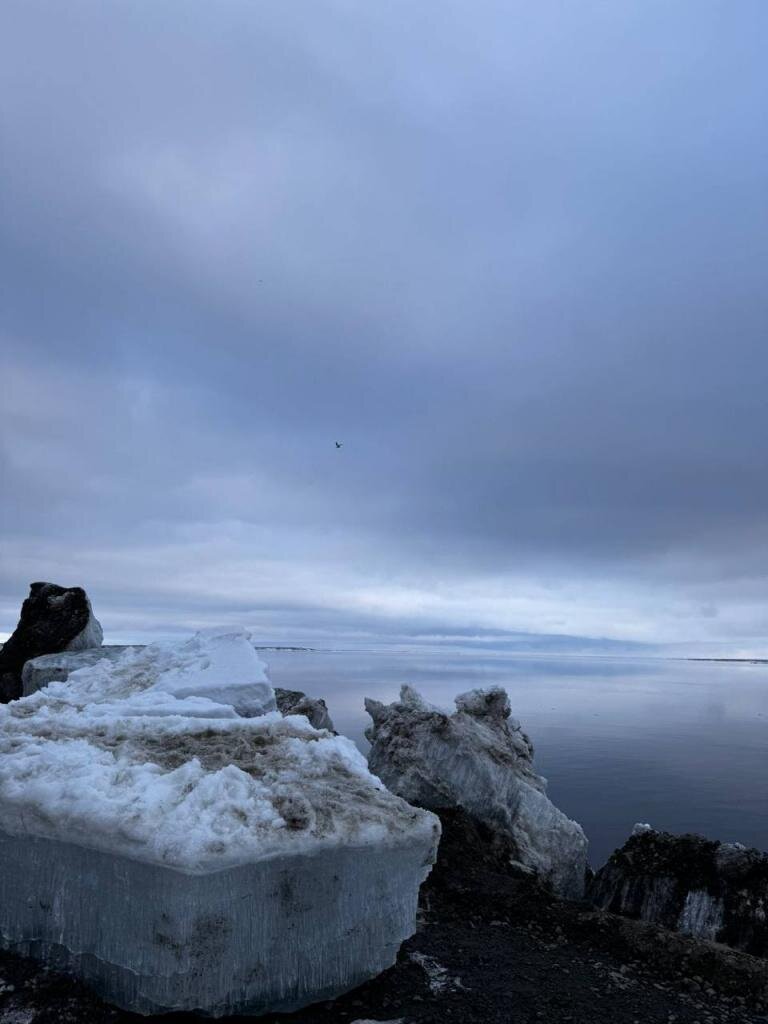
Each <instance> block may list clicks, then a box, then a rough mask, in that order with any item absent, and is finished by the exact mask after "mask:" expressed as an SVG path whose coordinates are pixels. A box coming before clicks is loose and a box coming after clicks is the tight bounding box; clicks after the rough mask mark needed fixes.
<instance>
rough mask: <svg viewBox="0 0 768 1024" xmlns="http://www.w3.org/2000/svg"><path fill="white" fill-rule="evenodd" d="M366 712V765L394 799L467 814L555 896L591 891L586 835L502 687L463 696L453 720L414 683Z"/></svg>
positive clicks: (373, 703) (368, 705)
mask: <svg viewBox="0 0 768 1024" xmlns="http://www.w3.org/2000/svg"><path fill="white" fill-rule="evenodd" d="M365 706H366V709H367V711H368V713H369V714H370V716H371V718H372V719H373V725H372V726H371V727H370V728H369V730H368V732H367V733H366V735H367V736H368V739H369V740H370V741H371V744H372V746H371V752H370V755H369V758H368V762H369V764H370V767H371V770H372V771H374V772H376V774H377V775H378V776H379V777H380V778H381V779H382V780H383V781H384V782H385V783H386V785H387V786H388V787H389V788H390V789H391V790H392V792H393V793H397V794H399V795H400V796H402V797H403V798H404V799H405V800H408V801H410V802H412V803H414V804H417V805H418V806H420V807H428V808H429V809H430V810H433V811H435V810H441V809H447V808H452V807H460V808H463V810H465V811H466V812H467V813H469V814H470V815H472V816H473V817H475V818H476V819H478V820H479V821H481V822H483V823H484V824H485V825H487V826H489V827H490V828H491V829H493V830H494V832H496V833H497V834H499V835H500V836H502V837H504V838H505V839H507V840H508V841H509V842H510V843H511V846H512V848H513V851H514V853H515V855H516V859H517V860H518V861H519V862H520V863H521V864H522V865H523V866H524V867H527V868H531V869H533V870H534V871H536V873H537V874H538V875H539V876H540V877H541V879H542V880H543V881H544V882H546V883H547V884H548V885H550V886H551V887H552V888H553V889H554V890H555V891H556V892H560V893H562V894H563V895H565V896H569V897H580V896H581V895H582V894H583V891H584V873H585V869H586V858H587V839H586V836H585V835H584V832H583V830H582V828H581V825H579V824H578V822H575V821H571V819H570V818H568V817H566V815H565V814H563V812H562V811H560V810H558V808H557V807H555V805H554V804H553V803H552V802H551V800H550V799H549V798H548V796H547V794H546V780H545V779H543V778H542V777H541V776H540V775H538V774H537V773H536V772H535V771H534V768H533V747H532V745H531V741H530V740H529V738H528V737H527V736H526V734H525V733H524V732H522V730H521V728H520V723H519V722H517V721H516V720H515V719H513V718H510V708H509V698H508V697H507V694H506V692H505V691H504V690H502V689H501V688H499V687H493V688H491V689H489V690H472V691H470V692H468V693H463V694H460V695H459V696H458V697H457V698H456V707H457V710H456V711H455V712H454V713H453V714H452V715H446V714H444V713H443V712H442V711H440V710H439V709H438V708H435V707H432V706H431V705H429V704H427V703H426V702H425V701H424V700H423V699H422V698H421V697H420V695H419V694H418V693H417V692H416V691H415V690H414V689H412V688H411V687H409V686H404V687H403V688H402V690H401V692H400V700H399V701H396V702H395V703H393V704H389V705H384V704H381V703H379V702H378V701H375V700H366V702H365Z"/></svg>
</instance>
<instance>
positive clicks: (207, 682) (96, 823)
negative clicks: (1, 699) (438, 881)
mask: <svg viewBox="0 0 768 1024" xmlns="http://www.w3.org/2000/svg"><path fill="white" fill-rule="evenodd" d="M274 707H275V702H274V694H273V692H272V689H271V686H270V684H269V681H268V679H267V676H266V673H265V669H264V665H263V664H262V663H261V662H260V661H259V659H258V657H257V655H256V652H255V651H254V649H253V646H252V645H251V643H250V639H249V637H248V635H247V634H245V633H235V634H227V635H214V636H200V635H198V636H196V637H194V638H192V639H191V640H189V641H186V642H185V643H183V644H180V645H169V644H158V645H153V646H152V647H147V648H144V649H138V650H137V649H126V650H125V651H124V652H122V653H121V654H120V656H119V657H117V658H116V660H114V661H110V660H108V659H101V660H99V661H97V662H96V663H95V664H93V665H90V666H86V667H84V668H80V669H78V670H77V671H75V672H73V673H72V674H71V675H70V676H69V678H68V679H67V681H66V682H50V683H49V684H48V685H47V686H46V687H45V688H44V689H42V690H39V691H38V692H35V693H33V694H32V695H30V696H28V697H25V698H22V699H21V700H18V701H15V702H12V703H11V704H8V705H5V706H3V707H1V708H0V858H2V860H1V861H0V862H2V863H3V865H4V871H3V873H2V875H0V942H2V945H3V946H5V947H6V948H12V949H15V950H17V951H19V952H21V953H22V954H29V955H34V956H36V957H39V958H42V959H44V960H46V961H48V962H49V963H51V964H54V965H55V966H57V967H63V968H65V969H67V970H69V971H71V972H73V973H76V974H78V975H80V976H82V977H84V978H86V980H89V981H90V982H91V983H92V984H94V986H95V987H96V988H97V989H98V990H99V991H100V992H101V993H102V994H103V995H104V996H105V997H106V998H107V999H109V1000H110V1001H113V1002H115V1003H117V1004H118V1005H121V1006H124V1007H126V1008H128V1009H132V1010H137V1011H139V1012H142V1013H158V1012H164V1011H170V1010H197V1011H200V1012H204V1013H208V1014H211V1015H215V1016H218V1015H222V1014H225V1013H235V1012H267V1011H269V1010H287V1009H290V1008H295V1007H298V1006H301V1005H304V1004H305V1003H308V1002H311V1001H314V1000H317V999H323V998H329V997H330V996H332V995H335V994H337V993H339V992H341V991H344V990H346V989H348V988H351V987H353V986H354V985H356V984H358V983H359V982H361V981H363V980H364V979H365V978H368V977H371V976H373V975H375V974H377V973H379V972H380V971H381V970H382V969H383V968H385V967H386V966H388V965H389V964H391V963H392V962H393V960H394V958H395V956H396V953H397V950H398V948H399V945H400V943H401V942H402V941H403V939H404V938H406V937H407V936H408V935H410V934H411V933H412V932H413V930H414V927H415V915H416V902H417V896H418V889H419V885H420V883H421V881H422V880H423V879H424V877H425V876H426V874H427V873H428V871H429V868H430V865H431V863H432V862H433V860H434V856H435V851H436V845H437V840H438V837H439V823H438V822H437V820H436V819H435V818H434V816H433V815H431V814H429V813H428V812H425V811H421V810H418V809H416V808H413V807H410V806H409V805H408V804H406V803H405V802H404V801H403V800H401V799H399V798H398V797H396V796H394V795H393V794H391V793H390V792H388V791H387V790H386V789H385V787H384V786H383V784H382V783H381V782H380V781H379V780H378V779H377V778H375V777H374V776H373V775H371V773H370V772H369V770H368V766H367V764H366V761H365V759H364V758H363V756H362V755H361V754H360V753H359V751H358V750H357V748H356V747H355V746H354V744H353V743H352V742H351V741H350V740H347V739H346V738H344V737H340V736H334V735H333V734H331V733H330V732H328V731H326V730H319V729H315V728H313V727H312V726H311V725H310V724H309V722H308V721H307V719H306V718H305V717H302V716H300V715H289V716H287V717H283V716H282V715H280V714H279V712H277V711H275V710H272V709H274ZM245 715H248V716H249V717H244V716H245Z"/></svg>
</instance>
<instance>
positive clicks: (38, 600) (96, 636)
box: [0, 583, 103, 703]
mask: <svg viewBox="0 0 768 1024" xmlns="http://www.w3.org/2000/svg"><path fill="white" fill-rule="evenodd" d="M102 639H103V634H102V630H101V626H100V625H99V623H98V621H97V620H96V619H95V618H94V616H93V611H92V609H91V602H90V601H89V600H88V595H87V594H86V592H85V591H84V590H83V589H82V587H59V586H57V585H56V584H55V583H32V584H31V585H30V588H29V597H28V598H27V599H26V601H25V602H24V604H23V605H22V606H21V617H20V619H19V623H18V625H17V626H16V629H15V630H14V631H13V633H12V634H11V636H10V637H9V639H8V640H7V641H6V642H5V644H3V648H2V650H0V703H7V702H8V701H10V700H16V699H17V698H18V697H20V696H21V693H22V682H21V673H22V669H23V668H24V665H25V663H26V662H27V661H29V660H30V659H31V658H37V657H39V656H40V655H41V654H57V653H59V652H60V651H81V650H85V649H87V648H90V647H99V646H100V645H101V642H102Z"/></svg>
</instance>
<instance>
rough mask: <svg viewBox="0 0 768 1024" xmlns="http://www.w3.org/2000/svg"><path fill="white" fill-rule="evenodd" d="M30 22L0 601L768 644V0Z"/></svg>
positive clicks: (394, 628) (267, 620)
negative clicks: (42, 583)
mask: <svg viewBox="0 0 768 1024" xmlns="http://www.w3.org/2000/svg"><path fill="white" fill-rule="evenodd" d="M0 22H1V23H2V24H0V147H1V152H0V201H1V204H2V209H1V210H0V269H1V270H2V274H1V275H0V289H1V294H0V303H1V305H0V317H1V320H0V342H1V343H2V357H1V360H0V373H1V374H2V376H1V379H2V409H1V410H0V416H1V417H2V419H1V422H0V426H1V427H2V462H1V463H0V472H1V473H2V517H3V522H2V549H1V550H0V559H1V562H0V613H1V618H0V628H3V629H6V630H7V629H11V628H12V627H13V624H14V623H15V618H16V613H17V611H18V605H19V603H20V600H21V598H22V597H23V596H24V594H25V593H26V587H27V584H28V583H29V582H30V581H31V580H35V579H53V580H55V581H56V582H60V583H63V584H68V585H72V584H82V585H84V586H85V587H86V588H87V589H88V590H89V592H90V593H91V594H92V596H93V599H94V604H95V606H96V609H97V613H98V614H99V616H100V618H101V619H102V621H103V622H104V624H105V626H106V629H107V634H108V638H112V639H119V638H120V637H123V636H128V635H131V636H138V635H142V636H143V635H147V636H148V635H150V634H151V633H163V632H167V631H171V630H176V629H181V628H184V629H186V628H190V627H195V626H198V625H204V624H213V623H219V622H242V623H244V624H252V625H253V626H254V628H255V629H256V630H257V632H258V634H259V636H263V637H264V638H265V639H275V640H288V639H297V640H298V639H304V640H306V639H311V638H317V637H322V636H324V635H327V636H340V635H344V636H351V635H353V634H355V633H356V632H359V633H361V634H365V635H367V634H377V633H381V634H391V633H409V632H414V631H419V630H423V631H425V632H434V633H440V632H446V631H448V632H454V631H457V630H458V631H466V632H473V631H475V630H481V629H495V630H527V631H534V632H540V633H574V634H582V635H595V636H606V637H612V638H617V639H633V640H650V641H692V642H701V643H703V642H705V641H727V642H728V643H729V644H731V645H732V647H733V649H734V650H760V651H766V652H768V641H766V637H768V519H767V518H766V508H768V472H766V469H767V466H766V463H767V462H768V443H767V439H768V344H767V342H768V287H766V268H767V267H768V64H766V60H765V39H766V34H767V33H768V6H766V4H765V0H740V2H739V3H738V4H734V3H730V2H728V0H679V2H677V3H674V4H670V3H669V2H668V0H634V2H629V0H612V2H610V3H606V2H604V0H600V2H598V0H580V2H578V3H572V2H570V0H558V2H555V0H537V2H535V3H531V2H528V0H525V2H523V0H520V2H518V0H513V2H509V0H504V2H499V3H495V2H482V0H481V2H472V3H470V2H468V0H462V2H451V0H434V2H432V0H425V2H416V3H414V2H413V0H388V2H386V3H384V2H380V3H374V2H368V0H355V2H352V0H311V2H309V0H307V2H303V3H301V2H285V0H274V2H267V0H264V2H256V0H241V2H237V0H218V2H216V3H212V2H203V0H200V2H195V0H184V2H181V0H179V2H173V0H163V2H157V0H126V2H120V0H90V2H86V0H68V2H67V3H60V2H58V0H48V2H38V0H4V2H3V4H2V6H1V8H0ZM336 439H338V440H340V441H342V442H343V445H344V446H343V448H342V449H340V450H338V449H336V447H335V444H334V442H335V440H336Z"/></svg>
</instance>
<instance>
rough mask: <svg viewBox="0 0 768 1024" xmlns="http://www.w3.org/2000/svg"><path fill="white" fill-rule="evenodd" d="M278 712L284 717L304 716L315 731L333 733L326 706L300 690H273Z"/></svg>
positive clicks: (319, 699)
mask: <svg viewBox="0 0 768 1024" xmlns="http://www.w3.org/2000/svg"><path fill="white" fill-rule="evenodd" d="M275 698H276V700H277V707H278V710H279V711H280V712H281V713H282V714H284V715H304V717H305V718H307V719H308V720H309V722H310V724H311V725H314V727H315V728H316V729H328V730H329V731H330V732H335V731H336V730H335V729H334V727H333V722H332V721H331V716H330V715H329V714H328V706H327V705H326V703H325V701H324V700H323V699H322V698H321V697H308V696H307V695H306V693H302V691H301V690H283V689H281V688H280V687H276V688H275Z"/></svg>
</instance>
